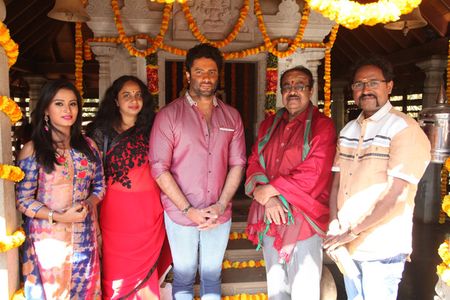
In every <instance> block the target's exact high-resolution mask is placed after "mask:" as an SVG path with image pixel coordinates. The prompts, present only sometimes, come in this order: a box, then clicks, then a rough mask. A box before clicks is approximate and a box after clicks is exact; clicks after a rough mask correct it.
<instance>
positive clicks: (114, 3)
mask: <svg viewBox="0 0 450 300" xmlns="http://www.w3.org/2000/svg"><path fill="white" fill-rule="evenodd" d="M111 7H112V9H113V12H114V24H116V28H117V31H118V32H119V38H120V41H121V42H122V43H123V45H124V47H125V48H126V49H127V50H128V52H129V53H130V55H132V56H138V57H146V56H148V55H150V54H152V53H154V52H156V50H158V48H159V47H160V46H161V44H162V42H163V40H164V35H165V34H166V31H167V28H168V27H169V20H170V15H171V14H170V13H171V11H172V7H173V3H166V5H165V6H164V9H163V16H162V22H161V27H160V29H159V33H158V35H157V36H156V38H155V39H154V40H153V43H152V45H151V46H150V47H149V48H147V49H146V50H138V49H136V48H135V47H134V46H133V45H131V42H130V39H129V38H128V37H127V36H126V33H125V29H124V27H123V24H122V17H121V15H120V8H119V2H118V0H111Z"/></svg>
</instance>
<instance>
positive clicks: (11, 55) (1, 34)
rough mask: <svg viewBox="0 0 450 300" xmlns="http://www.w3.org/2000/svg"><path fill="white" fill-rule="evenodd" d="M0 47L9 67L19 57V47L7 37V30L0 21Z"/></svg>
mask: <svg viewBox="0 0 450 300" xmlns="http://www.w3.org/2000/svg"><path fill="white" fill-rule="evenodd" d="M0 46H1V47H3V49H5V53H6V56H7V57H8V66H9V67H11V66H12V65H14V64H15V63H16V61H17V57H18V56H19V45H17V44H16V43H15V42H14V41H13V40H12V38H11V36H10V35H9V29H8V28H7V27H6V25H5V24H4V23H3V22H1V21H0Z"/></svg>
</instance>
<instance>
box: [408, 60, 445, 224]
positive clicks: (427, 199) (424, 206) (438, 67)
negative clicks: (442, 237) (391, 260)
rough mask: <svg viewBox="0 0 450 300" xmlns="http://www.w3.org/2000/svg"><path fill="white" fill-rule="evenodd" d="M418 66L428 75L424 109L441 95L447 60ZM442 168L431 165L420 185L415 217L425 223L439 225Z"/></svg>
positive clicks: (434, 164) (423, 103) (425, 86)
mask: <svg viewBox="0 0 450 300" xmlns="http://www.w3.org/2000/svg"><path fill="white" fill-rule="evenodd" d="M416 65H417V66H418V67H420V68H421V69H422V70H423V71H424V72H425V74H426V78H425V84H424V93H423V100H422V107H423V108H426V107H430V106H432V105H433V104H435V103H436V100H437V97H438V95H439V89H440V87H441V84H442V83H443V75H444V72H445V68H446V66H447V59H446V58H445V57H443V56H436V55H434V56H432V57H431V58H430V59H429V60H426V61H423V62H420V63H417V64H416ZM441 168H442V164H436V163H431V164H430V165H429V166H428V168H427V170H426V171H425V174H424V175H423V177H422V180H421V181H420V183H419V187H418V190H417V195H416V199H415V202H416V207H415V209H414V215H415V217H416V218H417V219H418V220H420V221H422V222H424V223H437V221H438V218H439V212H440V209H441V208H440V207H441V200H440V199H441V185H440V183H441Z"/></svg>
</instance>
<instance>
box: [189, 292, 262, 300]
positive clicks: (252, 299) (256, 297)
mask: <svg viewBox="0 0 450 300" xmlns="http://www.w3.org/2000/svg"><path fill="white" fill-rule="evenodd" d="M194 299H195V300H200V297H194ZM220 299H221V300H267V299H269V298H268V296H267V294H264V293H259V294H237V295H232V296H222V297H221V298H220Z"/></svg>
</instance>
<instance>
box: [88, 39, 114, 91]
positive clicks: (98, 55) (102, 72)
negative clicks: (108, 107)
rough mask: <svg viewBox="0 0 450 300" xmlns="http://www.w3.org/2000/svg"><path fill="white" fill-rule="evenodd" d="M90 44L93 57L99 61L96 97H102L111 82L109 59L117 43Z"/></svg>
mask: <svg viewBox="0 0 450 300" xmlns="http://www.w3.org/2000/svg"><path fill="white" fill-rule="evenodd" d="M90 45H91V49H92V52H93V53H94V54H95V59H96V60H97V61H98V62H99V72H98V73H99V74H98V75H99V79H98V97H99V98H100V99H102V98H103V96H104V95H105V92H106V90H107V89H108V87H109V86H110V85H111V83H112V78H111V60H112V59H113V57H114V55H115V53H116V51H117V44H115V43H101V42H91V43H90Z"/></svg>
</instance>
